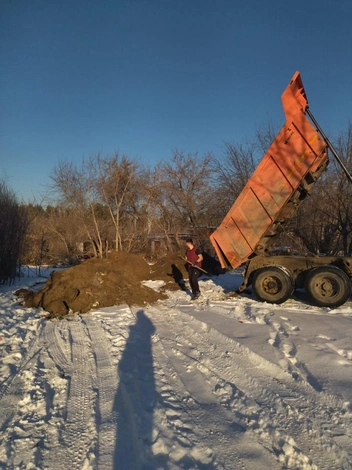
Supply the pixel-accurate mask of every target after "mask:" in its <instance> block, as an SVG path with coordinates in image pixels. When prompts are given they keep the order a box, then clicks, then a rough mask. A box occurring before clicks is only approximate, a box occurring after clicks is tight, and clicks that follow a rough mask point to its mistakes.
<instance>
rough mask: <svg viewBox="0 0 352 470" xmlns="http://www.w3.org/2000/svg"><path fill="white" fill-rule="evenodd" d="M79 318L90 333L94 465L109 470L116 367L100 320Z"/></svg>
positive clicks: (114, 420) (114, 423) (113, 435)
mask: <svg viewBox="0 0 352 470" xmlns="http://www.w3.org/2000/svg"><path fill="white" fill-rule="evenodd" d="M83 321H84V324H85V325H86V328H87V330H88V334H89V336H90V340H91V345H92V350H93V354H94V357H95V363H96V373H97V377H96V388H97V428H98V452H97V465H98V469H99V470H110V469H112V468H113V462H114V452H115V445H116V433H117V426H118V415H117V413H116V411H115V410H114V400H115V395H116V390H117V388H118V377H117V370H116V366H114V365H113V364H112V362H111V356H110V352H109V350H108V348H107V338H106V332H105V331H104V329H103V328H102V326H101V321H100V320H99V319H98V318H96V317H92V316H89V315H87V316H85V317H84V318H83Z"/></svg>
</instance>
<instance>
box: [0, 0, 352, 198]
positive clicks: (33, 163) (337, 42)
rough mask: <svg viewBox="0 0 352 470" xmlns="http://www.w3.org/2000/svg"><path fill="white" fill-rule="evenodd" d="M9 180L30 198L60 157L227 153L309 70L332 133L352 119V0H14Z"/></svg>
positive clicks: (3, 49)
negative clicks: (115, 153)
mask: <svg viewBox="0 0 352 470" xmlns="http://www.w3.org/2000/svg"><path fill="white" fill-rule="evenodd" d="M0 14H1V20H0V21H1V22H0V113H1V115H0V172H1V173H2V175H3V176H4V177H5V178H6V179H7V182H8V185H9V186H10V187H11V188H12V189H13V190H14V191H15V192H16V193H17V195H18V197H19V198H21V197H24V198H25V199H28V198H31V197H32V196H33V195H37V194H38V193H42V192H44V190H45V185H46V184H47V183H48V182H49V174H50V172H51V171H52V170H53V168H54V166H55V164H57V163H58V162H59V161H60V160H64V159H65V160H70V161H74V162H77V163H80V162H81V161H82V158H84V157H85V158H86V157H89V156H91V155H94V154H96V153H97V152H101V153H102V154H103V155H109V154H111V153H112V152H113V151H114V150H119V151H120V152H122V153H125V154H126V155H129V156H131V157H133V158H140V159H141V161H144V162H150V163H152V164H153V163H155V162H156V161H159V160H161V159H168V158H170V156H171V154H172V151H173V149H175V148H178V149H179V150H184V151H185V152H196V151H197V152H199V153H200V154H204V153H206V152H213V153H214V154H216V155H217V156H220V155H221V153H222V150H223V143H224V142H229V141H234V142H236V141H238V142H241V141H242V142H243V141H244V140H245V139H246V138H248V137H250V136H251V135H252V133H253V131H254V129H255V128H256V127H258V126H261V125H265V123H267V122H268V121H269V120H270V121H272V122H273V123H275V124H278V125H281V124H283V122H284V115H283V111H282V107H281V101H280V96H281V93H282V91H283V90H284V88H285V87H286V85H287V83H288V82H289V80H290V78H291V76H292V75H293V73H294V72H295V71H296V70H299V71H300V72H301V74H302V78H303V82H304V84H305V88H306V91H307V94H308V99H309V102H310V107H311V110H312V112H313V113H314V114H315V117H316V118H317V119H318V121H319V122H320V124H321V125H322V127H323V128H324V129H325V131H326V132H327V133H328V134H329V136H330V137H333V136H334V135H336V134H337V133H338V132H339V131H340V130H342V129H343V128H345V127H346V126H347V124H348V121H349V120H352V29H351V24H352V2H351V0H336V1H333V0H296V1H295V2H283V1H282V0H268V1H265V2H264V1H260V0H242V1H238V0H188V1H183V0H158V1H157V0H107V1H89V0H75V1H72V0H70V1H68V0H60V1H55V0H30V1H29V0H2V1H1V5H0Z"/></svg>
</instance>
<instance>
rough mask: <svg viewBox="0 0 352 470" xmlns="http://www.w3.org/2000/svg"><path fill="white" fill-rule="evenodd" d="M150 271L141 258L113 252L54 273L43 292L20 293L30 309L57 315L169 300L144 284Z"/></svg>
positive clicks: (148, 277)
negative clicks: (125, 304) (105, 256)
mask: <svg viewBox="0 0 352 470" xmlns="http://www.w3.org/2000/svg"><path fill="white" fill-rule="evenodd" d="M150 268H151V267H150V266H149V264H148V263H147V262H146V261H145V260H144V258H143V256H141V255H135V254H131V253H125V252H119V253H113V254H111V255H110V256H109V258H104V259H91V260H88V261H85V262H83V263H82V264H80V265H78V266H73V267H72V268H68V269H66V270H64V271H54V272H53V273H52V274H51V276H50V278H49V279H48V281H47V283H46V284H45V286H44V288H43V289H41V290H40V291H38V292H31V291H29V292H27V293H24V292H23V291H22V292H20V293H19V294H20V295H21V296H22V297H23V298H24V300H25V305H26V306H28V307H42V308H43V309H44V310H47V311H49V312H50V313H51V314H52V315H53V316H63V315H67V314H68V313H69V311H70V310H71V311H73V312H79V313H85V312H88V310H90V309H92V308H97V307H109V306H112V305H118V304H122V303H127V304H129V305H144V304H146V303H153V302H156V301H157V300H158V299H161V298H166V296H165V294H162V293H158V292H156V291H154V290H152V289H150V288H149V287H146V286H143V285H142V284H141V281H142V280H145V279H150Z"/></svg>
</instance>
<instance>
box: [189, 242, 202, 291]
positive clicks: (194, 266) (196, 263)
mask: <svg viewBox="0 0 352 470" xmlns="http://www.w3.org/2000/svg"><path fill="white" fill-rule="evenodd" d="M186 246H187V251H186V258H187V261H188V279H189V284H190V287H191V290H192V294H193V297H192V300H194V299H197V298H198V297H199V296H200V290H199V284H198V277H199V274H200V271H199V269H198V268H200V267H201V266H202V261H203V255H202V250H201V249H200V248H198V247H196V246H195V245H194V244H193V240H192V238H187V240H186Z"/></svg>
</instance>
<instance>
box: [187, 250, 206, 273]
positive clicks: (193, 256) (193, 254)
mask: <svg viewBox="0 0 352 470" xmlns="http://www.w3.org/2000/svg"><path fill="white" fill-rule="evenodd" d="M201 253H202V250H201V249H200V248H197V247H196V246H194V247H193V248H192V249H191V250H190V249H188V250H187V251H186V258H187V261H188V262H189V263H190V264H195V265H196V266H198V267H199V268H201V267H202V263H201V262H197V260H198V255H200V254H201Z"/></svg>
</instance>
